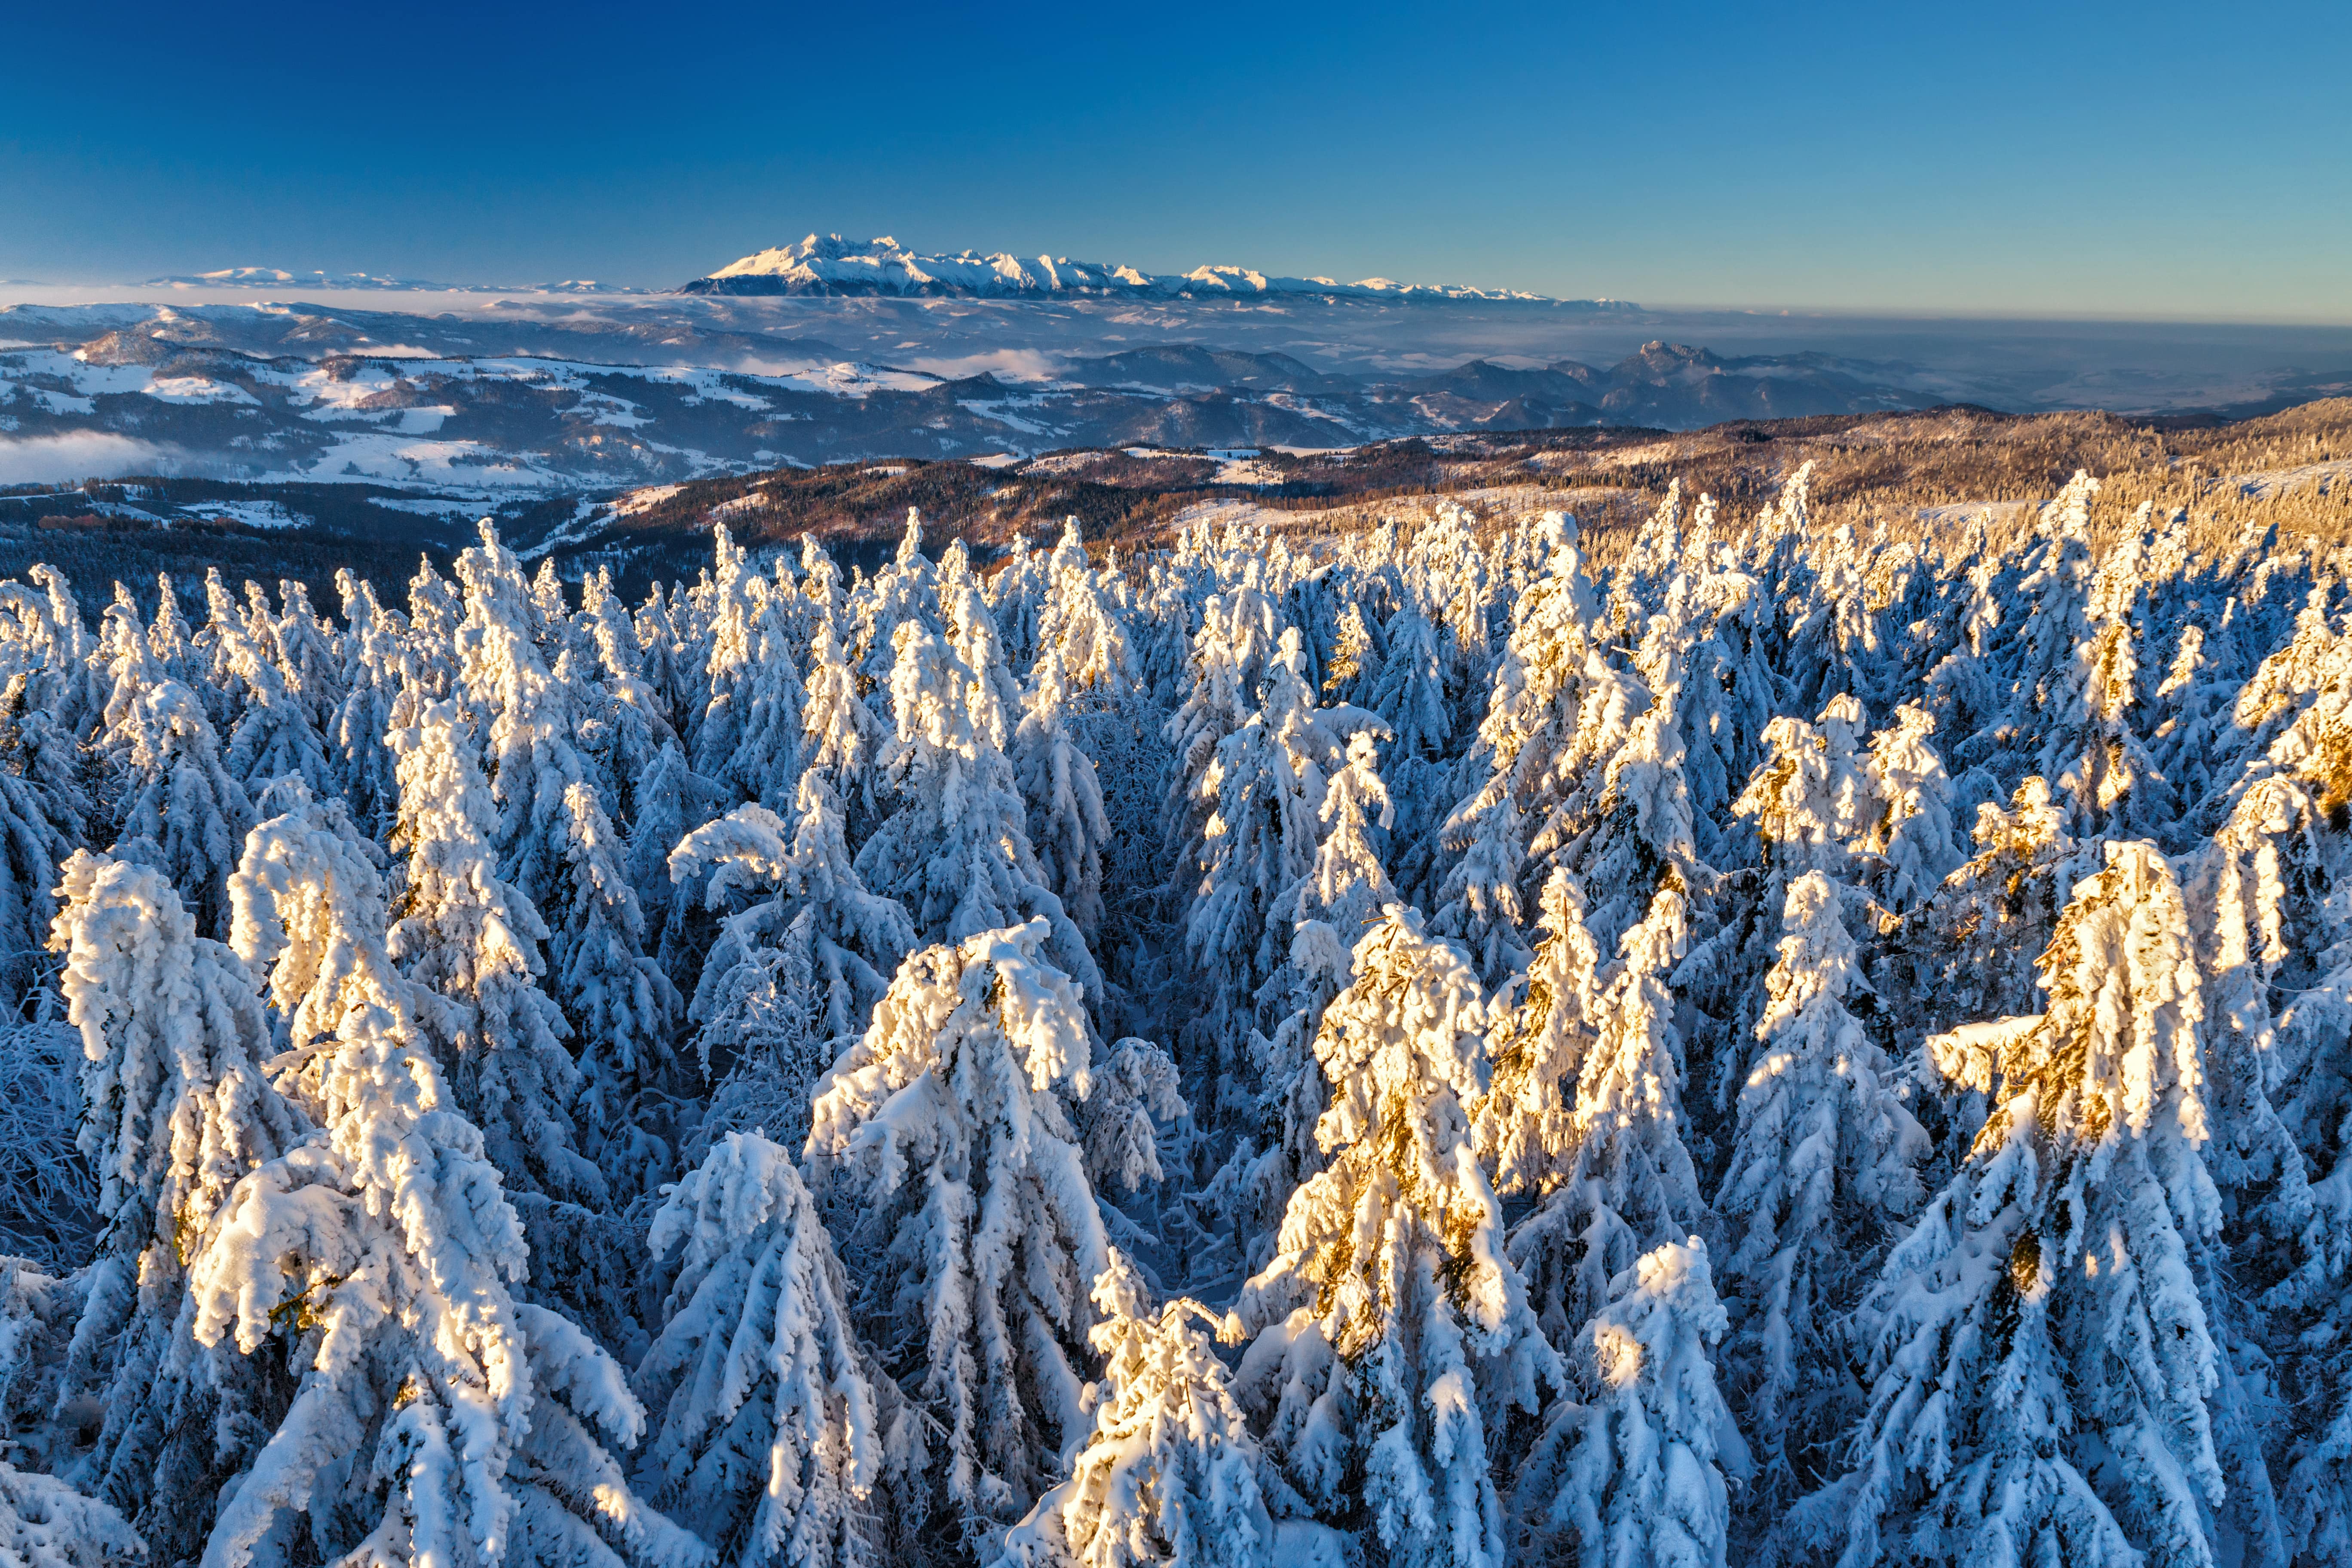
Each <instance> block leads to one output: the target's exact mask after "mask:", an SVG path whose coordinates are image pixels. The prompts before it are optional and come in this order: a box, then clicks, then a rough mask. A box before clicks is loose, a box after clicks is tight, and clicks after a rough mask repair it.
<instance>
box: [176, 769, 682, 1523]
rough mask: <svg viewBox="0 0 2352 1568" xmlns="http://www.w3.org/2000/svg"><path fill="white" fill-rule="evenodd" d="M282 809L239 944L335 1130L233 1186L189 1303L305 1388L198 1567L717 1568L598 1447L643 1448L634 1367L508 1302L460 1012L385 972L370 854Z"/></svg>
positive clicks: (255, 848)
mask: <svg viewBox="0 0 2352 1568" xmlns="http://www.w3.org/2000/svg"><path fill="white" fill-rule="evenodd" d="M281 799H284V800H286V801H288V802H289V803H290V805H291V806H292V809H290V810H289V811H287V812H286V813H284V814H282V815H280V816H275V817H272V818H271V819H270V820H268V821H267V822H264V823H263V824H261V825H260V826H258V827H257V828H256V829H255V831H254V833H253V836H252V837H251V839H250V840H249V841H248V844H247V852H246V856H245V859H244V863H243V865H242V867H241V868H240V869H239V871H238V874H237V877H236V881H235V883H234V885H233V891H234V895H235V898H236V941H237V945H238V947H239V949H240V950H241V951H242V952H244V954H245V955H246V956H247V958H248V959H249V960H250V961H251V962H253V963H256V964H258V965H263V966H266V967H267V968H268V973H269V993H270V999H271V1001H272V1003H273V1004H274V1005H275V1006H276V1009H277V1011H278V1016H279V1018H280V1020H281V1027H282V1028H283V1029H284V1030H285V1035H286V1038H287V1041H288V1043H289V1046H290V1047H291V1052H290V1054H291V1056H292V1058H293V1059H294V1060H295V1061H296V1063H297V1064H298V1065H296V1066H294V1067H292V1068H289V1069H287V1070H286V1072H285V1073H284V1075H283V1076H282V1077H281V1079H280V1081H281V1083H283V1084H284V1085H285V1086H286V1087H287V1089H289V1092H290V1093H293V1094H295V1095H297V1096H299V1098H300V1100H302V1101H303V1103H304V1104H305V1106H306V1107H307V1108H308V1109H309V1110H310V1111H311V1113H312V1114H313V1115H314V1117H315V1118H316V1120H317V1121H319V1122H320V1125H321V1126H322V1129H323V1134H322V1135H314V1136H313V1137H311V1138H310V1139H307V1140H305V1141H304V1142H301V1143H299V1144H298V1145H296V1146H295V1147H293V1148H291V1149H289V1150H288V1151H286V1152H284V1153H283V1154H281V1155H279V1156H278V1158H277V1159H275V1160H272V1161H270V1162H269V1163H266V1164H264V1165H262V1166H260V1167H259V1168H258V1169H257V1170H256V1171H254V1172H253V1173H252V1174H250V1175H249V1176H247V1177H246V1178H245V1179H244V1180H243V1181H241V1182H240V1183H239V1184H237V1186H236V1190H235V1191H234V1193H233V1194H230V1196H229V1198H228V1201H227V1203H226V1205H224V1207H223V1210H222V1217H221V1221H220V1223H219V1224H218V1225H216V1226H215V1227H214V1228H213V1229H212V1230H211V1231H210V1232H209V1233H208V1235H207V1236H206V1237H205V1243H204V1245H203V1247H202V1249H201V1251H199V1252H198V1254H197V1255H196V1257H195V1258H194V1260H193V1264H192V1268H191V1279H190V1298H191V1300H192V1302H193V1303H194V1324H193V1332H194V1337H195V1338H196V1339H197V1340H198V1341H199V1342H203V1343H205V1344H207V1345H213V1346H217V1347H220V1348H219V1349H218V1350H216V1352H215V1354H216V1355H222V1356H225V1355H226V1353H227V1349H228V1347H229V1346H230V1345H232V1344H233V1345H234V1347H235V1349H236V1352H240V1354H241V1355H242V1356H243V1357H245V1358H254V1357H257V1356H258V1355H261V1354H264V1353H270V1354H275V1355H283V1356H285V1357H286V1358H287V1360H288V1361H289V1363H290V1364H291V1365H292V1367H293V1368H294V1369H295V1370H296V1373H297V1376H298V1377H299V1383H298V1384H297V1385H296V1388H295V1391H294V1393H293V1396H292V1398H291V1400H290V1402H289V1404H288V1405H287V1407H286V1409H285V1413H284V1415H283V1417H282V1419H281V1420H280V1421H279V1422H278V1424H277V1426H276V1429H275V1431H274V1432H272V1433H271V1434H270V1435H269V1436H268V1441H267V1442H266V1443H265V1444H263V1445H262V1446H261V1447H260V1448H259V1450H258V1452H257V1453H256V1454H255V1455H254V1457H253V1460H252V1464H251V1467H250V1468H249V1469H248V1471H247V1474H246V1475H245V1476H244V1477H243V1478H241V1479H239V1481H238V1482H237V1483H236V1485H235V1486H233V1487H232V1488H230V1489H228V1490H227V1491H226V1492H225V1493H224V1495H223V1499H222V1505H221V1515H220V1520H219V1522H218V1524H217V1525H216V1527H215V1529H214V1531H213V1533H212V1536H211V1539H210V1541H209V1542H207V1543H206V1547H205V1560H206V1561H207V1562H208V1563H218V1564H221V1565H222V1568H245V1565H246V1564H249V1563H257V1562H258V1563H286V1562H289V1561H301V1560H304V1559H305V1558H306V1557H307V1558H310V1559H312V1560H316V1559H327V1560H338V1559H340V1560H343V1561H354V1562H362V1563H401V1562H420V1563H422V1562H446V1563H452V1564H467V1565H473V1564H481V1565H483V1568H488V1565H491V1564H495V1563H500V1562H502V1561H515V1562H542V1563H543V1562H568V1563H581V1564H583V1565H585V1564H591V1563H601V1564H617V1563H636V1564H642V1565H645V1568H689V1565H694V1564H698V1563H700V1562H702V1561H703V1560H704V1558H705V1556H706V1553H705V1552H703V1550H702V1548H701V1547H700V1545H699V1544H698V1542H695V1541H694V1540H693V1539H692V1538H691V1537H689V1536H687V1535H685V1534H683V1533H682V1532H681V1531H677V1529H676V1528H675V1527H674V1526H672V1525H670V1524H669V1523H668V1521H666V1520H663V1519H662V1518H661V1517H660V1516H659V1515H657V1514H655V1513H653V1512H652V1511H651V1510H648V1509H646V1507H645V1506H644V1505H643V1504H642V1503H641V1502H639V1501H638V1500H636V1499H635V1497H633V1496H632V1495H631V1494H630V1492H629V1490H628V1488H627V1486H626V1483H625V1479H624V1478H623V1474H622V1471H621V1468H620V1466H619V1464H618V1463H617V1461H615V1460H614V1458H613V1457H612V1455H611V1454H610V1453H609V1452H608V1451H607V1450H606V1448H605V1447H604V1444H603V1442H602V1441H600V1440H599V1439H598V1438H597V1437H596V1436H594V1435H593V1432H592V1430H591V1424H592V1423H593V1426H600V1427H602V1428H603V1429H604V1433H605V1434H606V1435H607V1436H610V1437H612V1438H614V1439H616V1440H618V1441H619V1442H621V1443H624V1444H627V1443H633V1442H634V1441H635V1439H636V1437H637V1436H639V1435H640V1434H641V1433H642V1432H643V1430H644V1426H645V1417H644V1413H643V1412H642V1410H640V1409H639V1407H638V1406H637V1405H636V1404H635V1401H634V1400H633V1399H632V1398H631V1396H630V1394H629V1392H628V1389H627V1386H626V1384H625V1381H624V1379H623V1375H622V1373H621V1369H620V1368H619V1367H618V1366H616V1365H615V1364H614V1363H613V1362H612V1361H611V1360H610V1358H609V1357H607V1356H606V1355H605V1354H604V1352H602V1351H601V1350H599V1349H597V1348H596V1347H595V1346H594V1344H593V1342H591V1341H590V1340H589V1339H588V1338H587V1337H586V1336H585V1335H584V1334H583V1333H582V1332H581V1331H579V1330H578V1329H577V1328H576V1327H574V1326H573V1325H572V1323H571V1322H569V1321H566V1320H565V1319H563V1318H562V1317H561V1316H559V1315H558V1314H556V1313H554V1312H551V1311H549V1310H546V1309H544V1308H541V1307H538V1306H533V1305H530V1304H529V1303H527V1302H524V1301H520V1300H516V1299H515V1298H514V1297H513V1295H512V1294H511V1293H510V1286H511V1284H512V1282H515V1281H519V1280H520V1279H522V1277H523V1276H524V1274H525V1273H526V1271H527V1269H526V1261H525V1257H526V1251H527V1249H526V1247H525V1245H524V1241H523V1232H522V1226H521V1224H520V1220H519V1219H518V1217H517V1215H516V1214H515V1211H514V1209H513V1207H512V1206H511V1205H509V1202H508V1201H507V1199H506V1197H505V1194H504V1193H503V1192H502V1190H501V1184H500V1182H499V1174H498V1173H497V1171H496V1170H495V1169H494V1168H493V1167H492V1166H491V1165H490V1163H488V1161H487V1160H486V1159H485V1158H484V1157H483V1148H482V1139H481V1134H480V1132H479V1131H478V1130H477V1129H476V1128H475V1127H474V1126H473V1125H472V1124H471V1123H470V1122H469V1121H467V1120H466V1119H465V1118H464V1117H463V1116H462V1115H460V1114H458V1113H457V1112H456V1111H455V1110H452V1109H451V1107H450V1103H449V1098H448V1094H447V1091H446V1088H445V1086H444V1083H443V1080H442V1078H441V1075H440V1072H439V1069H438V1068H436V1066H435V1065H434V1063H433V1060H432V1058H431V1056H430V1055H429V1054H428V1052H427V1050H426V1048H425V1040H426V1030H425V1028H424V1027H423V1026H421V1024H420V1015H425V1014H430V1013H433V1012H436V1011H439V1010H440V1009H441V1007H442V1006H443V1004H442V1003H441V1002H440V1000H439V999H438V998H437V997H435V996H434V995H433V994H431V993H429V992H426V991H425V989H424V988H423V987H421V986H419V985H417V984H415V983H413V982H411V981H409V980H407V979H405V978H404V977H403V976H401V974H400V973H398V971H397V970H396V969H395V968H394V964H393V963H392V959H391V955H390V953H389V952H387V951H386V948H385V945H384V939H383V922H384V918H385V910H384V905H383V889H382V887H381V883H380V879H378V878H377V876H376V873H375V870H374V868H373V865H372V864H371V859H370V854H369V850H368V847H367V845H366V844H365V841H364V840H362V838H360V837H359V836H358V834H357V832H356V831H355V830H354V829H353V828H352V826H351V823H350V820H349V817H348V816H347V815H346V814H345V813H344V812H343V811H342V809H341V805H340V804H337V805H328V806H321V805H319V804H317V803H315V802H312V801H310V799H308V798H307V796H305V795H302V794H301V793H300V792H299V790H296V791H292V792H288V793H285V794H283V795H281Z"/></svg>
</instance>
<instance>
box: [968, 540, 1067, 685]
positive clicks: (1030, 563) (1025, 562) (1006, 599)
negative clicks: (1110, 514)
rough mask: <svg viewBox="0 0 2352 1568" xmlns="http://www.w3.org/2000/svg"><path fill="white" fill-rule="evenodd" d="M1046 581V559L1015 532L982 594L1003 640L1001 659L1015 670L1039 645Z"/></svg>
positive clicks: (1048, 578)
mask: <svg viewBox="0 0 2352 1568" xmlns="http://www.w3.org/2000/svg"><path fill="white" fill-rule="evenodd" d="M1073 521H1075V520H1073ZM1050 582H1051V568H1050V566H1049V564H1048V562H1047V558H1046V557H1045V556H1044V555H1041V554H1039V553H1038V552H1035V551H1034V550H1032V549H1030V548H1029V536H1028V535H1027V534H1025V533H1015V534H1014V535H1013V543H1012V544H1011V545H1010V546H1009V547H1008V548H1007V549H1006V551H1005V555H1004V564H1003V566H1001V567H999V568H997V571H996V575H995V576H993V577H992V578H991V579H989V581H988V584H987V585H986V587H985V589H984V590H983V592H984V593H985V595H986V596H987V599H988V610H989V615H990V616H992V618H993V619H994V620H995V622H996V625H997V629H998V630H999V631H1001V632H1002V633H1003V637H1004V657H1005V658H1006V659H1007V660H1008V661H1010V662H1011V663H1012V664H1013V666H1014V668H1026V667H1027V666H1028V665H1029V664H1030V663H1032V662H1033V661H1034V659H1035V658H1036V657H1037V651H1038V649H1039V647H1042V646H1043V644H1042V641H1041V639H1040V638H1039V637H1038V635H1037V621H1038V617H1039V615H1040V613H1041V612H1042V611H1043V609H1044V607H1045V593H1046V588H1047V585H1048V584H1049V583H1050Z"/></svg>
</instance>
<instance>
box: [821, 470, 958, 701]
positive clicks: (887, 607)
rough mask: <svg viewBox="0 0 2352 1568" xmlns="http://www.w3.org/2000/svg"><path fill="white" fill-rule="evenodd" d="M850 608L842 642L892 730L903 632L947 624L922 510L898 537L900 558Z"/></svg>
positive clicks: (913, 511)
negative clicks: (893, 680)
mask: <svg viewBox="0 0 2352 1568" xmlns="http://www.w3.org/2000/svg"><path fill="white" fill-rule="evenodd" d="M845 611H846V615H847V621H846V624H845V626H844V627H843V628H842V630H843V639H842V640H843V641H844V642H845V644H847V645H848V647H849V648H850V663H851V664H852V665H853V666H854V667H856V670H857V672H858V674H859V675H860V676H861V677H862V678H863V679H862V680H861V682H860V685H861V687H863V688H864V689H866V692H867V693H868V695H869V700H870V706H872V707H873V708H874V709H875V714H876V717H877V718H878V719H880V720H881V721H883V724H884V726H885V728H886V729H887V727H888V725H889V723H890V719H891V712H892V697H891V672H892V670H893V669H895V668H897V665H898V628H899V627H900V626H908V625H915V626H925V627H928V628H929V629H930V630H932V631H935V632H936V631H940V630H943V629H944V626H945V623H944V621H943V619H942V617H941V615H940V573H939V568H938V566H936V565H935V564H933V563H932V561H931V559H930V557H929V556H928V555H925V554H924V553H923V518H922V513H921V512H920V511H919V510H917V509H915V508H914V507H911V506H910V507H908V509H907V531H906V532H905V533H904V534H902V535H900V536H899V540H898V554H897V556H896V557H895V558H893V559H892V561H891V562H890V563H889V564H888V565H887V566H885V567H883V568H882V570H881V571H879V572H877V573H876V574H874V576H873V577H872V578H871V579H870V580H868V581H867V582H866V583H865V584H863V585H862V586H861V587H860V589H859V590H858V591H857V592H856V593H854V594H852V595H850V602H849V604H848V605H845Z"/></svg>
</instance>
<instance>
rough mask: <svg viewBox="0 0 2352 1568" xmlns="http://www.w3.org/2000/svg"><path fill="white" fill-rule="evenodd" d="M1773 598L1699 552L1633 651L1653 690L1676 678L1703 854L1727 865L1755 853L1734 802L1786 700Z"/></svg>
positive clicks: (1703, 508)
mask: <svg viewBox="0 0 2352 1568" xmlns="http://www.w3.org/2000/svg"><path fill="white" fill-rule="evenodd" d="M1713 515H1714V502H1713V501H1712V500H1709V499H1708V498H1706V497H1701V498H1700V504H1699V520H1700V527H1699V535H1698V536H1699V538H1700V539H1702V540H1704V539H1706V537H1708V535H1709V532H1710V531H1711V523H1712V518H1713ZM1771 610H1772V607H1771V605H1769V604H1766V603H1763V602H1762V595H1761V594H1760V592H1759V589H1758V585H1757V583H1756V580H1755V579H1754V578H1752V577H1749V576H1748V575H1747V574H1744V573H1740V572H1737V571H1732V570H1729V569H1727V568H1725V567H1723V566H1722V565H1721V563H1719V562H1717V561H1716V560H1714V559H1713V558H1712V555H1711V552H1710V551H1709V550H1707V549H1704V548H1702V549H1700V550H1699V551H1697V552H1696V557H1695V561H1694V567H1693V570H1691V571H1688V572H1685V573H1683V574H1680V575H1678V576H1676V577H1675V578H1674V579H1673V580H1672V581H1671V582H1670V583H1669V584H1667V587H1666V591H1665V599H1664V607H1663V608H1662V610H1661V611H1660V613H1659V614H1658V615H1656V616H1653V617H1652V619H1651V622H1650V626H1649V629H1648V631H1647V632H1645V633H1644V634H1643V637H1642V639H1641V643H1640V646H1639V647H1638V648H1637V650H1636V652H1635V655H1634V663H1635V666H1636V668H1639V669H1640V670H1641V671H1642V675H1643V679H1644V680H1645V681H1646V682H1647V683H1648V684H1649V685H1650V687H1651V688H1652V689H1653V690H1654V691H1662V690H1664V689H1665V688H1667V687H1669V686H1672V687H1674V688H1675V689H1676V691H1677V693H1678V696H1677V700H1676V701H1675V704H1674V707H1675V722H1676V725H1677V727H1678V729H1679V730H1680V731H1681V738H1682V742H1683V750H1684V753H1685V762H1684V773H1685V779H1686V781H1687V784H1688V786H1689V790H1690V814H1691V827H1692V833H1693V836H1694V838H1695V841H1696V847H1697V849H1698V853H1699V858H1701V859H1703V860H1705V861H1706V863H1707V864H1709V865H1711V866H1717V867H1723V868H1729V867H1733V866H1737V865H1739V864H1742V863H1744V862H1745V861H1747V860H1748V858H1750V851H1749V849H1748V846H1747V845H1746V844H1745V843H1744V842H1743V841H1742V840H1743V838H1744V836H1743V835H1741V834H1740V833H1738V830H1737V829H1736V827H1735V826H1734V823H1733V820H1732V819H1733V816H1734V815H1735V813H1734V812H1733V809H1732V807H1733V802H1734V801H1735V800H1736V799H1737V797H1738V794H1739V792H1740V789H1741V787H1742V785H1743V784H1745V783H1746V782H1747V780H1748V777H1749V775H1750V774H1751V773H1753V772H1754V771H1755V768H1756V766H1757V764H1758V763H1759V762H1760V761H1761V760H1762V750H1761V743H1762V737H1763V734H1764V731H1765V727H1766V725H1767V724H1768V723H1769V721H1770V720H1771V717H1772V715H1773V714H1774V713H1775V712H1776V711H1778V710H1780V707H1781V706H1782V701H1783V699H1782V695H1781V682H1780V678H1779V676H1778V675H1777V674H1775V673H1774V671H1773V669H1772V668H1771V665H1770V662H1769V658H1768V657H1767V653H1768V647H1769V640H1770V639H1769V630H1770V620H1771Z"/></svg>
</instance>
